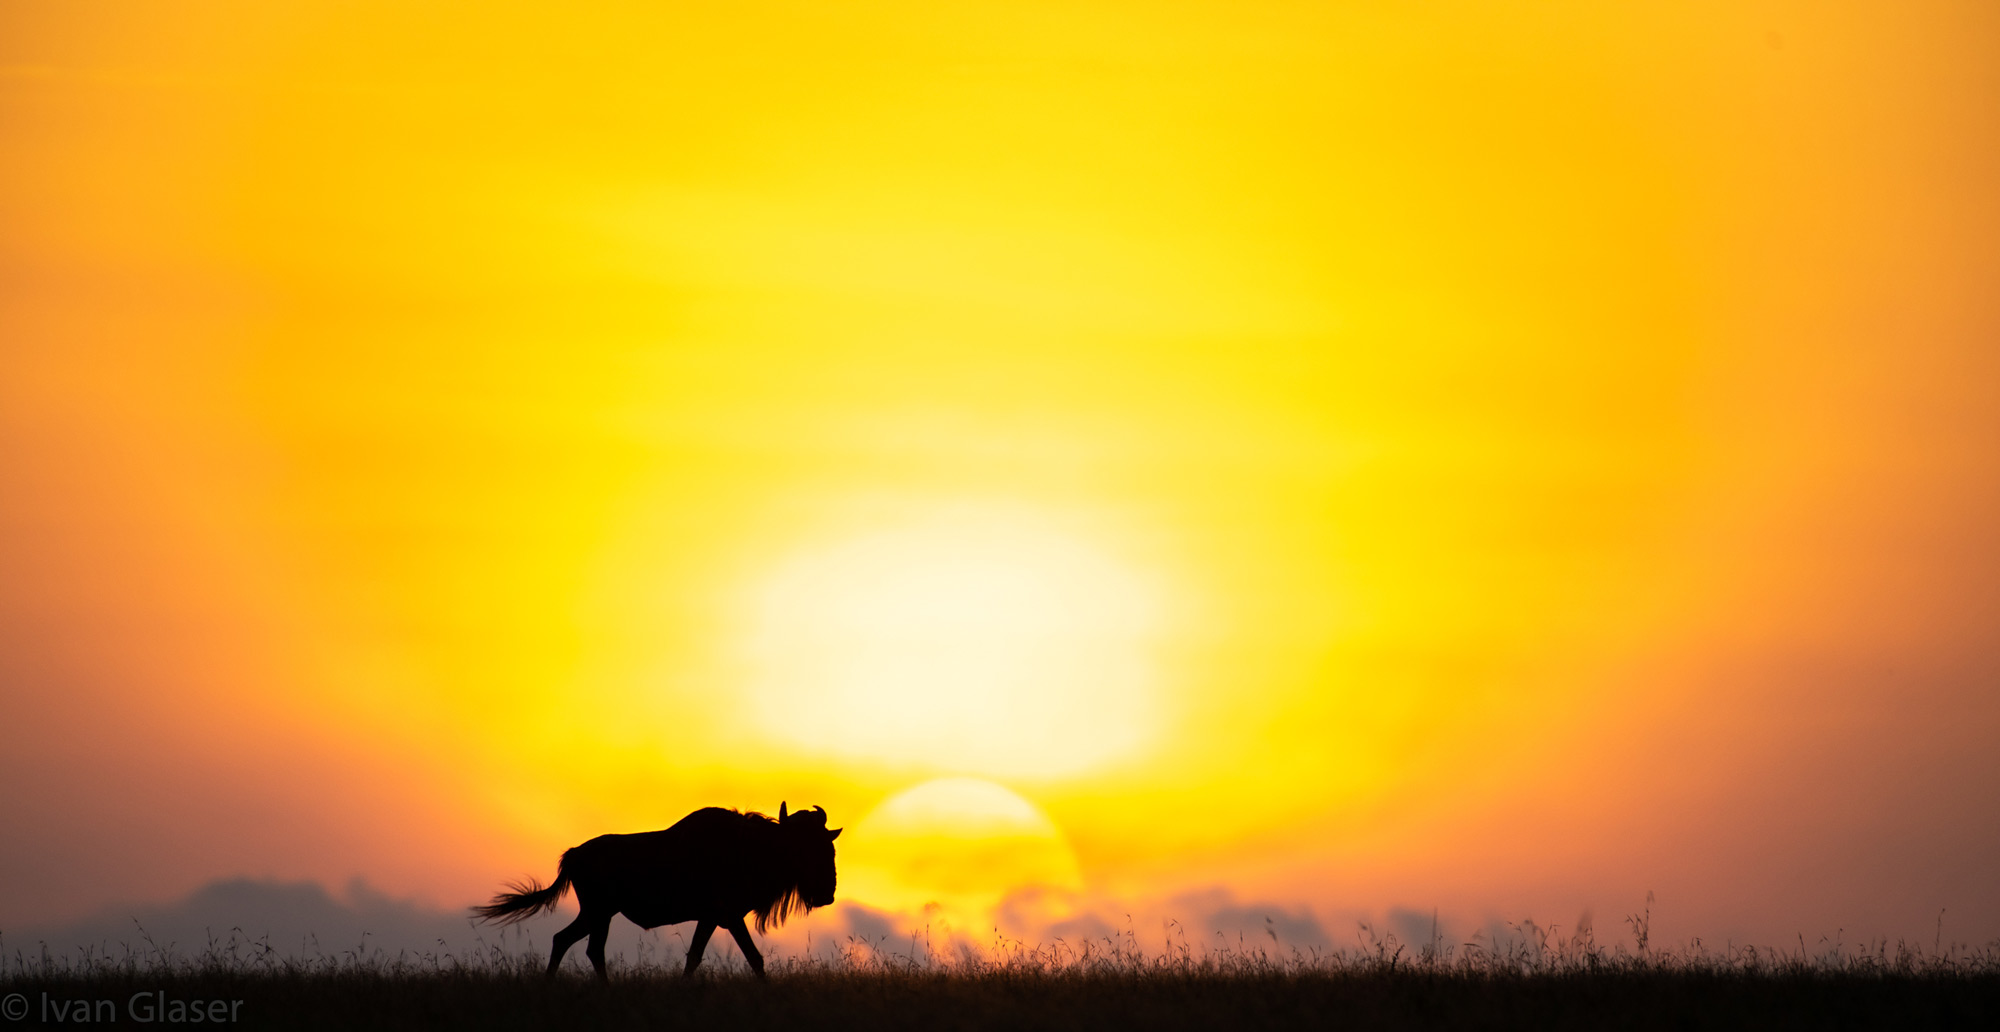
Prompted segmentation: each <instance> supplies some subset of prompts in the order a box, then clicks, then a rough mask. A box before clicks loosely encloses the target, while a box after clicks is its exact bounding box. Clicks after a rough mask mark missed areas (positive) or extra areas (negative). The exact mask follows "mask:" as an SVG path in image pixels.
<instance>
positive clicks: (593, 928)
mask: <svg viewBox="0 0 2000 1032" xmlns="http://www.w3.org/2000/svg"><path fill="white" fill-rule="evenodd" d="M616 916H617V914H616V912H614V911H605V912H604V913H603V914H602V915H597V914H592V915H590V917H591V921H590V926H589V927H590V945H588V946H585V947H584V948H583V955H584V956H586V957H589V958H590V966H591V967H594V968H596V969H597V980H598V981H600V982H608V981H610V980H611V976H609V975H607V974H605V973H604V941H605V940H606V939H609V938H611V919H612V918H613V917H616ZM579 920H581V917H579Z"/></svg>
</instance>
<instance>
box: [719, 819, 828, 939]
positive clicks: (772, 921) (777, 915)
mask: <svg viewBox="0 0 2000 1032" xmlns="http://www.w3.org/2000/svg"><path fill="white" fill-rule="evenodd" d="M729 812H730V813H733V814H737V815H739V816H741V817H743V818H744V819H745V820H746V821H750V822H754V824H753V826H757V827H762V826H769V827H772V828H777V827H780V826H781V823H780V822H779V820H778V818H776V817H773V816H771V815H770V814H767V813H762V812H760V811H757V810H736V809H731V810H730V811H729ZM811 909H812V907H810V906H808V905H807V904H806V901H805V899H804V898H803V897H801V896H800V895H799V886H798V883H797V882H793V883H792V884H790V885H788V886H786V887H785V888H784V889H782V890H780V891H779V893H778V894H777V896H775V897H773V898H772V899H771V901H770V902H768V903H765V904H762V905H761V906H758V907H757V908H755V909H754V910H752V911H751V912H752V913H754V914H756V915H757V920H756V922H755V924H756V925H757V934H758V935H764V934H766V933H768V932H769V931H770V930H771V929H773V928H776V927H778V926H780V925H782V924H784V923H785V921H786V920H787V919H789V918H790V917H791V916H792V915H793V914H803V913H806V912H807V911H810V910H811Z"/></svg>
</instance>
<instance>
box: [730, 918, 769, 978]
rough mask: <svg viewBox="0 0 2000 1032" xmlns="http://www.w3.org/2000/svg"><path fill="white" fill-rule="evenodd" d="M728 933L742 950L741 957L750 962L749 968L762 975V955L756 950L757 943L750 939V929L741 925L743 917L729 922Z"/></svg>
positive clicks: (759, 975) (759, 976) (758, 975)
mask: <svg viewBox="0 0 2000 1032" xmlns="http://www.w3.org/2000/svg"><path fill="white" fill-rule="evenodd" d="M729 934H730V935H732V936H734V937H735V939H736V948H737V949H739V950H742V951H743V959H744V960H747V961H749V962H750V970H752V971H755V972H756V973H757V977H758V978H762V977H764V955H763V954H762V953H759V952H757V944H756V943H755V942H752V941H751V939H750V929H748V928H745V927H744V926H743V919H742V918H740V917H739V918H737V919H736V920H734V921H731V922H729Z"/></svg>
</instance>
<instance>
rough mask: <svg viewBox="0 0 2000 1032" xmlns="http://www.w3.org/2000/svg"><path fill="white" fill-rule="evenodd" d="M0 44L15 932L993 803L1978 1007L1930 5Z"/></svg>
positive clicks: (1995, 436)
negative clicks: (672, 837) (1656, 903)
mask: <svg viewBox="0 0 2000 1032" xmlns="http://www.w3.org/2000/svg"><path fill="white" fill-rule="evenodd" d="M0 19H4V21H0V263H4V264H0V291H4V302H0V320H4V321H0V338H3V341H0V420H4V421H0V435H4V442H5V447H4V451H0V477H3V478H4V483H5V485H6V490H5V491H4V494H0V563H4V568H5V569H7V570H9V571H11V572H10V573H8V574H7V575H6V576H5V578H4V581H0V607H4V608H0V635H4V637H0V676H4V678H5V682H6V694H5V696H4V702H0V707H4V709H0V716H4V717H5V720H6V723H7V726H9V727H10V728H11V729H13V730H12V731H10V734H12V735H14V737H15V739H16V743H17V744H10V746H9V751H8V755H7V756H6V757H5V758H4V759H0V775H4V776H5V778H6V779H7V781H8V783H9V784H10V785H13V786H24V785H26V786H33V787H32V789H31V790H22V791H19V792H18V793H16V792H10V793H9V795H8V798H7V800H6V802H5V804H4V809H0V821H4V822H5V823H6V825H7V826H8V827H9V828H10V829H11V830H10V834H9V835H8V845H6V846H4V847H0V886H9V885H15V884H18V883H26V882H33V883H34V884H37V885H40V886H43V887H42V888H40V889H38V890H36V891H35V892H33V893H29V892H26V891H25V890H21V891H17V890H15V889H13V888H0V916H9V915H18V917H17V920H42V919H53V918H56V917H60V916H62V915H64V914H68V913H73V912H80V911H81V910H84V909H88V908H90V907H93V906H96V905H99V904H101V903H103V902H106V901H110V900H121V899H132V898H163V897H166V896H170V895H173V894H176V893H180V892H184V891H186V890H187V889H188V888H190V887H192V886H193V885H196V884H199V883H200V882H201V881H203V880H205V879H207V878H210V877H214V876H218V875H225V874H234V873H250V874H257V875H272V876H283V877H312V878H320V879H324V880H327V881H329V882H338V881H344V880H345V879H346V878H347V877H349V876H351V875H354V874H357V873H359V874H365V875H367V876H369V877H371V878H373V879H375V880H376V881H378V882H379V883H381V884H384V885H387V886H389V887H391V888H392V889H394V890H397V891H400V892H403V893H406V894H411V895H415V896H419V897H421V898H424V899H428V900H432V901H435V902H439V903H451V904H457V903H460V902H463V901H464V900H465V899H468V898H472V897H474V896H477V895H479V894H481V893H483V892H484V891H486V890H487V889H488V888H489V887H490V884H489V883H492V882H494V881H495V880H496V879H497V878H500V877H504V876H509V875H512V874H514V873H516V872H517V871H520V870H523V869H528V870H540V869H542V868H543V867H546V866H547V863H548V862H552V859H553V857H554V856H555V854H556V852H557V851H559V850H560V849H561V848H562V847H564V846H567V845H570V844H574V843H575V842H576V841H580V840H581V839H582V838H584V837H588V836H589V835H591V834H596V833H599V832H602V831H612V830H638V829H641V828H647V827H657V826H662V825H664V824H665V823H666V822H668V821H670V820H672V819H673V818H675V817H677V816H679V815H680V814H681V813H684V812H685V811H686V810H688V809H691V808H692V807H694V806H697V805H702V804H708V803H723V804H728V805H736V806H742V807H759V808H764V809H771V808H774V807H775V806H776V802H777V800H778V799H780V798H785V799H789V800H791V801H792V802H793V803H794V805H798V804H800V803H820V804H823V805H825V806H826V807H827V808H828V809H829V810H830V811H832V812H833V814H834V822H835V823H836V824H839V823H842V822H843V821H847V822H850V823H852V822H858V821H861V820H862V819H863V818H864V816H867V815H869V814H870V813H871V812H873V813H875V814H876V818H875V824H874V826H875V827H878V828H880V829H883V831H882V833H881V835H880V836H878V841H888V840H889V839H891V838H893V837H894V834H904V833H905V832H907V833H908V834H909V835H917V836H918V837H917V838H916V839H909V841H913V842H914V841H920V840H921V833H922V832H923V829H922V828H918V829H916V830H915V831H911V830H910V829H909V828H906V827H902V826H900V825H896V824H895V823H894V818H895V815H896V814H898V813H905V812H907V813H919V812H922V813H929V812H932V811H931V810H927V809H925V808H924V807H925V806H931V807H936V806H944V807H946V808H947V809H948V808H949V806H950V805H953V804H951V800H953V799H957V800H960V801H961V802H962V803H964V805H966V806H971V807H973V808H974V809H975V810H977V809H978V808H979V807H981V806H984V807H986V810H985V811H981V812H990V813H1014V812H1015V811H1014V809H1012V808H1015V807H1016V802H1009V801H1003V802H994V801H993V800H995V799H1001V800H1017V801H1019V803H1020V805H1025V806H1027V807H1028V809H1026V810H1021V811H1020V815H1025V816H1020V815H1017V816H1018V817H1019V819H1018V820H1017V821H1016V824H1015V825H1010V826H1017V827H1022V828H1032V829H1054V831H1052V832H1048V833H1047V834H1044V831H1043V830H1036V831H1035V832H1034V834H1035V835H1039V836H1042V837H1043V838H1047V837H1048V835H1054V836H1056V837H1057V838H1059V839H1060V842H1061V843H1062V845H1063V848H1064V849H1066V850H1068V852H1067V853H1065V854H1064V855H1063V856H1061V857H1057V858H1056V859H1054V860H1047V859H1046V858H1044V860H1046V863H1044V861H1043V860H1038V861H1035V863H1044V866H1045V867H1046V868H1047V869H1049V870H1056V869H1060V870H1062V871H1063V872H1065V873H1063V874H1062V879H1066V880H1068V881H1069V882H1071V883H1072V884H1071V886H1070V887H1072V888H1075V887H1077V886H1081V887H1082V888H1083V889H1085V890H1088V891H1090V892H1095V893H1102V894H1105V895H1107V896H1119V895H1124V896H1146V897H1152V898H1164V897H1168V896H1171V895H1173V894H1175V893H1179V892H1186V891H1193V890H1200V889H1204V888H1207V887H1212V886H1223V887H1225V888H1227V889H1228V890H1230V891H1232V892H1234V893H1237V894H1238V895H1240V896H1243V897H1245V898H1259V899H1272V900H1284V901H1296V902H1302V903H1305V904H1309V905H1312V906H1315V907H1320V908H1331V909H1327V911H1326V912H1329V913H1331V912H1333V910H1335V909H1339V908H1348V909H1352V910H1361V911H1366V910H1369V909H1370V908H1381V907H1386V906H1391V905H1415V906H1430V905H1445V906H1450V907H1456V908H1459V909H1460V910H1462V911H1464V912H1467V913H1478V912H1486V911H1491V912H1506V913H1508V914H1511V915H1514V916H1520V915H1521V914H1522V913H1525V912H1529V911H1530V910H1531V909H1532V908H1537V907H1540V908H1557V909H1561V910H1563V911H1564V913H1563V914H1562V916H1564V917H1567V916H1569V913H1570V912H1571V911H1573V909H1574V908H1576V907H1579V906H1586V905H1594V906H1599V907H1602V908H1605V909H1606V910H1607V911H1608V910H1611V909H1613V908H1616V907H1621V906H1632V905H1634V904H1635V901H1636V900H1637V899H1638V898H1640V897H1642V896H1643V894H1644V892H1645V891H1646V890H1647V889H1649V888H1650V889H1657V890H1660V891H1661V892H1662V893H1663V894H1665V895H1668V896H1670V897H1671V898H1672V899H1673V900H1674V901H1675V902H1676V904H1677V905H1678V906H1679V907H1681V908H1682V909H1681V910H1680V911H1679V914H1680V916H1679V917H1678V918H1676V919H1677V920H1683V921H1685V922H1686V929H1687V930H1688V931H1689V933H1690V934H1716V931H1715V930H1716V929H1723V930H1725V931H1730V930H1736V931H1745V932H1754V933H1757V934H1763V935H1767V936H1770V937H1773V938H1789V936H1790V934H1791V933H1792V932H1793V931H1794V930H1800V929H1801V928H1803V930H1806V931H1809V932H1810V931H1815V930H1818V929H1820V926H1821V925H1824V926H1825V927H1827V928H1832V927H1835V926H1840V925H1843V924H1844V925H1845V927H1848V928H1856V927H1861V926H1863V925H1867V926H1869V927H1878V928H1880V929H1881V930H1884V931H1888V930H1896V931H1901V930H1904V929H1905V927H1906V926H1907V927H1913V928H1914V927H1923V928H1928V927H1929V925H1928V923H1927V922H1928V921H1929V920H1930V919H1931V917H1932V916H1933V914H1934V912H1935V911H1936V909H1937V908H1939V907H1951V908H1956V910H1955V912H1959V913H1963V914H1965V915H1967V916H1966V918H1965V919H1966V920H1967V921H1968V922H1969V923H1970V926H1975V927H1979V928H1983V929H1986V930H1987V931H1988V932H1990V933H1993V934H2000V897H1996V896H1995V895H1994V894H1993V891H1992V889H1991V887H1990V885H1989V884H1988V883H1987V880H1986V879H1982V878H1980V877H1979V876H1978V874H1977V872H1979V871H1981V870H1984V869H1989V868H1990V865H1991V864H1992V863H1993V862H1994V861H1996V860H2000V839H1996V838H1995V836H1994V834H1993V833H1992V832H1991V831H1984V830H1977V828H1976V825H1978V824H1979V821H1978V820H1977V819H1976V817H1975V815H1978V814H1982V813H1990V812H1991V808H1992V804H1993V802H1994V801H1995V793H1996V792H1997V791H2000V767H1996V766H1995V761H1994V760H1993V759H1991V758H1990V757H1989V756H1988V753H1990V752H1991V750H1988V749H1985V748H1983V743H1984V742H1986V741H1990V740H1991V739H1992V736H1993V735H1994V733H1996V732H2000V705H1996V701H1995V693H1994V690H1993V688H1992V687H1991V686H1992V684H1993V683H1994V681H1993V678H1994V676H1995V674H1996V672H2000V656H1996V655H1995V653H1994V652H1993V646H1992V640H1993V637H1992V635H1993V631H1994V629H1995V615H1996V610H1995V603H1996V590H1995V589H1996V584H2000V581H1996V574H2000V568H1996V559H2000V555H1996V551H1995V548H1994V544H1993V536H1992V533H1991V531H1990V527H1991V526H1992V525H1993V519H1994V517H1995V515H1996V513H1995V505H1996V500H2000V492H1996V487H1997V486H2000V484H1997V483H1996V473H2000V469H1996V464H2000V458H1996V457H2000V451H1996V446H2000V424H1996V420H1995V416H1994V414H1993V411H1994V410H1993V408H1992V406H1991V405H1990V403H1989V402H1988V400H1987V398H1988V395H1990V394H1991V385H1992V384H1994V383H1996V382H2000V380H1996V374H2000V368H1996V365H2000V362H1997V361H1996V357H1995V356H1996V354H2000V352H1997V351H1996V349H1995V347H1994V342H1995V340H1996V339H2000V338H1997V337H1996V331H2000V318H1996V309H1995V303H1994V301H1993V299H1992V290H1991V285H1992V284H1993V283H1994V282H1996V278H1995V274H1996V273H2000V251H1997V250H1996V244H1995V243H1994V241H1995V240H1996V239H2000V237H1996V234H1995V231H1996V230H2000V224H1997V223H2000V209H1996V205H1995V190H1994V188H1993V186H1992V184H1993V183H1995V182H2000V149H1996V142H2000V118H1996V116H2000V110H1996V108H2000V82H1996V81H1995V78H1996V75H2000V73H1996V71H1995V69H1996V68H2000V60H1996V59H2000V54H1996V53H1995V50H1996V47H2000V23H1996V16H1995V14H1994V13H1993V11H1991V10H1990V9H1988V8H1987V7H1986V6H1984V5H1981V4H1977V3H1965V4H1898V5H1827V4H1750V5H1745V4H1684V3H1677V4H1648V5H1613V6H1606V5H1598V4H1558V5H1539V6H1537V7H1535V8H1534V9H1533V10H1529V11H1524V10H1522V9H1521V8H1520V6H1519V5H1513V4H1460V5H1427V6H1424V7H1423V8H1421V9H1420V10H1412V9H1403V8H1399V7H1397V6H1395V5H1375V4H1174V5H1161V4H1129V5H1078V4H1047V5H1033V4H1023V3H1008V4H993V5H971V4H953V5H943V6H942V7H940V5H928V4H876V5H865V6H861V5H836V6H829V5H816V4H799V5H791V4H766V5H729V6H727V7H726V8H715V9H693V8H689V7H686V6H685V5H661V4H656V3H633V4H610V5H602V6H599V7H597V8H596V9H595V10H593V11H592V12H590V13H584V14H575V13H565V14H561V15H558V14H555V13H553V12H552V11H551V10H549V9H547V8H545V7H543V6H540V5H495V4H476V5H475V4H457V5H454V4H413V3H407V2H405V3H395V4H353V3H321V4H274V3H268V2H260V3H240V4H238V3H202V4H188V3H173V4H106V5H99V6H79V5H76V4H70V3H46V4H31V3H16V4H9V5H7V6H6V7H4V8H0ZM24 729H25V730H24ZM939 778H961V779H979V782H985V781H990V782H993V783H994V784H997V785H1000V786H1002V787H1003V788H1004V789H1005V790H1006V792H1007V793H1011V795H1005V796H995V795H993V794H992V792H991V790H989V789H988V788H985V787H977V786H978V784H979V782H953V783H951V784H958V785H961V786H963V785H965V784H973V785H974V786H975V787H972V788H963V789H962V790H961V791H959V794H957V795H953V794H951V793H949V792H947V793H945V794H944V795H942V796H937V797H936V798H933V796H930V795H921V794H920V795H918V796H914V797H912V796H909V795H908V792H909V791H910V790H912V789H913V787H915V786H919V785H921V784H923V783H925V782H928V781H931V780H933V779H939ZM898 793H904V794H903V795H899V794H898ZM910 798H916V799H918V800H919V802H923V801H924V800H930V801H929V802H924V803H923V805H922V806H919V805H917V804H914V803H908V802H907V800H908V799H910ZM897 799H903V800H905V803H900V804H896V805H893V806H891V805H887V804H889V803H893V802H894V801H895V800H897ZM938 799H943V800H944V802H942V803H939V802H938V801H937V800H938ZM982 799H983V800H986V802H984V803H981V802H980V800H982ZM898 807H900V809H899V808H898ZM913 807H914V808H913ZM1010 819H1011V818H1010ZM906 823H907V822H906ZM973 823H974V824H977V821H973ZM969 826H970V825H969ZM897 828H901V831H897V830H896V829H897ZM892 832H893V833H894V834H892ZM906 837H907V836H906ZM863 838H865V836H863ZM898 841H903V840H898ZM1037 841H1040V840H1039V839H1038V840H1037ZM841 845H842V848H843V850H844V851H846V852H843V856H850V855H854V856H859V857H860V858H861V860H859V861H857V863H862V862H866V861H867V859H868V849H869V848H870V847H869V845H868V843H867V842H866V841H862V840H859V839H848V838H844V839H843V840H842V844H841ZM902 848H905V850H906V851H907V850H909V849H920V848H921V847H920V846H914V845H907V844H906V846H905V847H902ZM1036 848H1041V847H1039V846H1037V847H1036ZM140 849H144V850H146V851H147V852H148V854H149V855H150V856H153V857H155V858H156V859H155V860H154V861H153V862H149V863H148V864H147V865H144V867H145V869H143V870H141V869H138V868H137V867H135V866H134V865H133V864H131V863H130V862H129V860H121V859H120V857H128V858H129V856H130V855H131V854H132V852H133V851H135V850H140ZM968 855H970V854H968ZM1745 858H1751V860H1750V862H1747V863H1746V862H1745ZM878 859H879V858H878ZM892 859H893V858H892ZM905 859H907V857H905ZM1766 859H1767V860H1768V862H1765V860H1766ZM882 862H883V863H888V862H889V860H883V861H882ZM996 863H997V862H996ZM1072 864H1073V866H1072ZM1048 865H1054V866H1052V867H1051V866H1048ZM1002 866H1004V865H1002ZM1030 866H1032V865H1030ZM1037 869H1041V868H1037ZM1779 869H1783V870H1787V871H1790V872H1793V873H1791V874H1787V875H1785V876H1784V877H1779V876H1778V875H1777V874H1775V873H1774V871H1776V870H1779ZM1023 870H1026V868H1023ZM1801 870H1804V871H1805V872H1806V873H1805V874H1803V875H1801V874H1798V873H1797V872H1799V871H1801ZM878 873H879V872H878ZM962 873H963V872H960V875H962ZM1019 873H1020V872H1018V871H1016V872H1014V874H1006V873H1004V872H1003V873H1001V874H996V875H995V876H994V877H995V878H997V879H999V880H1000V881H1001V882H1005V881H1006V879H1007V878H1008V877H1014V876H1015V875H1019ZM960 875H954V876H953V877H960ZM1020 876H1021V877H1026V876H1025V875H1020ZM961 880H962V878H961ZM885 891H887V890H885ZM884 905H887V904H886V903H885V904H884ZM1870 922H1872V924H1870ZM1979 922H1984V924H1983V925H1981V924H1979Z"/></svg>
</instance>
